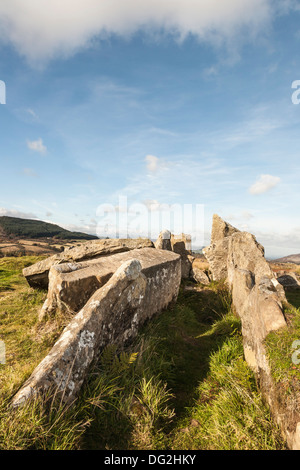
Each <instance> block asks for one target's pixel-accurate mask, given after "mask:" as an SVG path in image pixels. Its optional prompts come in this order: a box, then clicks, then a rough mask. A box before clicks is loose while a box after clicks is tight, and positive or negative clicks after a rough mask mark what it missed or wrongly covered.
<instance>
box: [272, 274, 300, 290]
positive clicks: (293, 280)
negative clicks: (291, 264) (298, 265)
mask: <svg viewBox="0 0 300 470" xmlns="http://www.w3.org/2000/svg"><path fill="white" fill-rule="evenodd" d="M277 281H278V282H279V284H281V285H282V286H283V287H285V288H289V289H300V284H299V281H298V279H297V276H296V275H295V274H294V273H292V272H290V273H285V274H282V275H281V276H278V277H277Z"/></svg>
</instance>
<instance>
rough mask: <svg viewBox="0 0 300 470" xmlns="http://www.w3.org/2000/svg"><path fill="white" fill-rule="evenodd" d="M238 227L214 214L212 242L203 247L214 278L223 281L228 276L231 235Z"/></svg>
mask: <svg viewBox="0 0 300 470" xmlns="http://www.w3.org/2000/svg"><path fill="white" fill-rule="evenodd" d="M237 232H239V230H238V229H236V228H235V227H233V226H232V225H230V224H228V223H227V222H225V221H224V220H223V219H221V217H219V216H218V215H217V214H214V215H213V222H212V233H211V244H210V245H209V246H207V247H205V248H203V250H202V251H203V254H204V256H205V258H206V259H207V261H208V262H209V267H210V271H211V274H212V279H213V280H214V281H221V280H225V279H226V278H227V255H228V249H229V248H228V244H229V239H230V236H231V235H232V234H233V233H237Z"/></svg>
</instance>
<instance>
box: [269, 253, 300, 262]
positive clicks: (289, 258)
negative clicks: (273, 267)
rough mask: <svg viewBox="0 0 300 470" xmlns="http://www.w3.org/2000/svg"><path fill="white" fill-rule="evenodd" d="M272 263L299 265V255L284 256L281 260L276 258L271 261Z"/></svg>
mask: <svg viewBox="0 0 300 470" xmlns="http://www.w3.org/2000/svg"><path fill="white" fill-rule="evenodd" d="M273 263H294V264H300V254H298V255H289V256H284V257H283V258H278V259H275V260H273Z"/></svg>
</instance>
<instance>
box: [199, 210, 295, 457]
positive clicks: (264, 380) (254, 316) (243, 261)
mask: <svg viewBox="0 0 300 470" xmlns="http://www.w3.org/2000/svg"><path fill="white" fill-rule="evenodd" d="M214 221H215V229H214V233H213V236H212V240H213V242H212V244H211V245H210V247H209V249H208V259H209V261H210V262H212V272H213V274H214V278H216V277H219V274H220V273H222V276H223V278H224V279H225V280H226V281H227V283H228V285H229V287H230V289H231V292H232V303H233V306H234V308H235V311H236V313H237V314H238V316H239V317H240V318H241V323H242V335H243V346H244V354H245V359H246V361H247V362H248V364H249V366H250V367H251V368H252V370H253V371H254V373H255V376H256V379H257V382H258V384H259V386H260V389H261V391H262V394H263V396H264V397H265V399H266V401H267V402H268V404H269V407H270V410H271V413H272V415H273V417H274V419H275V420H276V421H277V423H278V424H279V425H280V426H281V429H282V432H283V434H284V436H285V438H286V440H287V444H288V446H289V448H290V449H297V450H300V409H299V410H298V409H295V408H293V409H290V408H289V406H287V404H286V401H285V400H284V399H283V397H282V391H281V390H279V389H278V387H277V386H276V384H275V382H274V379H273V377H272V373H271V369H270V364H269V359H268V354H267V351H266V347H265V339H266V337H267V335H268V334H269V333H270V332H271V331H277V330H279V329H281V328H285V327H286V326H287V325H286V320H285V317H284V314H283V309H282V301H286V297H285V293H284V288H283V286H282V285H281V284H280V283H279V282H278V279H276V277H275V274H274V273H273V271H272V269H271V268H270V265H269V263H268V262H267V261H266V259H265V257H264V249H263V247H262V246H261V245H260V244H259V243H258V242H257V241H256V239H255V237H254V236H253V235H252V234H250V233H247V232H239V231H234V230H233V229H232V228H230V227H229V230H228V229H227V228H226V222H224V223H222V221H220V220H219V218H217V217H214ZM222 236H223V237H224V238H223V239H222ZM222 249H223V253H222ZM206 253H207V250H205V255H206ZM214 269H215V271H214ZM298 408H299V407H298Z"/></svg>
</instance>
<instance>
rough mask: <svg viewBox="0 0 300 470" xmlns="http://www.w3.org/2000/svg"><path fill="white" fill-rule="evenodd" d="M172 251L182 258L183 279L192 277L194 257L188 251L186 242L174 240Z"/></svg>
mask: <svg viewBox="0 0 300 470" xmlns="http://www.w3.org/2000/svg"><path fill="white" fill-rule="evenodd" d="M172 250H173V251H174V253H178V254H179V255H180V257H181V276H182V278H183V279H189V278H190V276H191V269H192V262H193V260H194V257H193V256H191V255H190V251H189V250H187V249H186V246H185V242H184V240H178V239H177V240H176V239H174V240H173V242H172Z"/></svg>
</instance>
